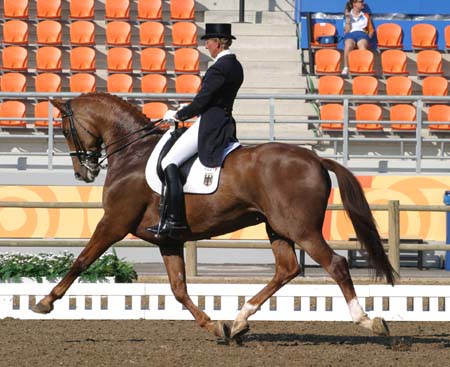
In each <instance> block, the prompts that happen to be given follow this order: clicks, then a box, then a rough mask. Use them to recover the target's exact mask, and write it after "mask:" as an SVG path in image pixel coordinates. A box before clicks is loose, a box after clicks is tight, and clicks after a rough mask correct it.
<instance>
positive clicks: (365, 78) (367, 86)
mask: <svg viewBox="0 0 450 367" xmlns="http://www.w3.org/2000/svg"><path fill="white" fill-rule="evenodd" d="M352 92H353V94H355V95H364V96H375V95H377V94H378V79H377V78H375V77H373V76H371V75H359V76H357V77H356V78H355V79H353V83H352Z"/></svg>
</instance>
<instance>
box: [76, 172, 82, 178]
mask: <svg viewBox="0 0 450 367" xmlns="http://www.w3.org/2000/svg"><path fill="white" fill-rule="evenodd" d="M75 178H76V179H77V180H81V175H80V174H79V173H78V172H75Z"/></svg>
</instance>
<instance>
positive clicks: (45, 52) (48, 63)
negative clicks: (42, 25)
mask: <svg viewBox="0 0 450 367" xmlns="http://www.w3.org/2000/svg"><path fill="white" fill-rule="evenodd" d="M61 60H62V53H61V49H59V48H58V47H54V46H44V47H39V48H38V50H37V52H36V70H37V71H62V66H61Z"/></svg>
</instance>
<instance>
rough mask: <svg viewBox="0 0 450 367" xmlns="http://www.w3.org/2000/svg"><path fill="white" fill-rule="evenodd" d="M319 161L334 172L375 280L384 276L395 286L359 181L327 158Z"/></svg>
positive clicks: (394, 277) (390, 268) (391, 271)
mask: <svg viewBox="0 0 450 367" xmlns="http://www.w3.org/2000/svg"><path fill="white" fill-rule="evenodd" d="M320 161H321V163H322V165H323V167H325V168H326V169H327V170H329V171H332V172H334V173H335V175H336V177H337V181H338V184H339V191H340V193H341V198H342V203H343V204H344V209H345V211H346V212H347V214H348V216H349V217H350V220H351V221H352V224H353V227H354V228H355V232H356V237H357V238H358V241H359V242H360V243H361V244H362V246H363V247H364V248H365V250H366V251H367V254H368V260H369V266H370V267H371V268H372V269H373V270H374V271H375V276H376V277H377V278H382V277H383V276H384V277H385V278H386V281H387V282H388V283H389V284H391V285H394V283H395V279H396V277H398V274H397V273H396V271H395V270H394V269H393V268H392V265H391V263H390V262H389V259H388V257H387V256H386V253H385V252H384V248H383V245H382V243H381V239H380V234H379V233H378V230H377V227H376V224H375V220H374V218H373V216H372V212H371V211H370V208H369V203H368V202H367V200H366V197H365V195H364V191H363V190H362V188H361V185H360V183H359V181H358V180H357V179H356V177H355V176H354V175H353V174H352V173H351V172H350V171H349V170H348V169H347V168H345V167H344V166H342V165H340V164H339V163H337V162H335V161H333V160H331V159H326V158H320Z"/></svg>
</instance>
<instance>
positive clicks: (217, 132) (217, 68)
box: [177, 54, 244, 167]
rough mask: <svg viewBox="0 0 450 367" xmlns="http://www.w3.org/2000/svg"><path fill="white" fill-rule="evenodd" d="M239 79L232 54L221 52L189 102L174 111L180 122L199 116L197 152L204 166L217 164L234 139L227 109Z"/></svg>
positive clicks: (240, 72)
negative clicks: (221, 54)
mask: <svg viewBox="0 0 450 367" xmlns="http://www.w3.org/2000/svg"><path fill="white" fill-rule="evenodd" d="M243 81H244V72H243V69H242V65H241V63H240V62H239V61H238V60H237V59H236V56H235V55H234V54H229V55H224V56H222V57H220V58H219V59H218V60H217V61H216V62H215V63H214V64H213V65H211V66H210V67H209V68H208V70H207V71H206V73H205V76H204V77H203V80H202V85H201V88H200V91H199V92H198V94H197V95H196V96H195V97H194V99H193V101H192V103H190V104H189V105H188V106H186V107H184V108H182V109H181V110H179V111H178V112H177V118H178V119H179V120H181V121H185V120H187V119H189V118H192V117H194V116H199V115H201V120H200V127H199V133H198V155H199V158H200V162H202V164H203V165H205V166H207V167H217V166H220V165H221V163H222V155H223V151H224V149H225V148H226V147H227V146H228V144H230V143H232V142H235V141H237V138H236V122H235V121H234V118H233V116H232V114H231V112H232V110H233V103H234V100H235V98H236V94H237V92H238V90H239V88H240V86H241V84H242V82H243Z"/></svg>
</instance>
